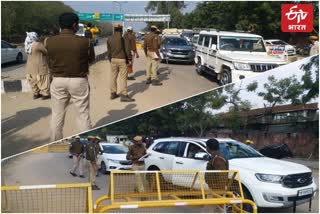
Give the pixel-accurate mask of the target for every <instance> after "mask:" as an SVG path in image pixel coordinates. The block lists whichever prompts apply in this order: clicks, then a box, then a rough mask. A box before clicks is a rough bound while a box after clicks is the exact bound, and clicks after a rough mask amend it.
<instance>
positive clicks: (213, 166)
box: [205, 139, 229, 191]
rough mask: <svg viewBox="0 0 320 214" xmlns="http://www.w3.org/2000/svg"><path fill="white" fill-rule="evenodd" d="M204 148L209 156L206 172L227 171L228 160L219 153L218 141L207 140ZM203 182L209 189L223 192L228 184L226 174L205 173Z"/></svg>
mask: <svg viewBox="0 0 320 214" xmlns="http://www.w3.org/2000/svg"><path fill="white" fill-rule="evenodd" d="M206 146H207V151H208V152H209V153H210V154H211V159H210V160H209V162H208V163H207V168H206V170H229V162H228V159H227V158H226V157H225V156H224V155H223V154H221V153H220V152H219V141H217V140H216V139H209V140H207V142H206ZM205 181H206V183H207V184H208V186H209V187H210V189H212V190H222V191H224V190H225V185H226V184H227V182H228V172H225V173H224V172H219V173H213V172H207V173H205Z"/></svg>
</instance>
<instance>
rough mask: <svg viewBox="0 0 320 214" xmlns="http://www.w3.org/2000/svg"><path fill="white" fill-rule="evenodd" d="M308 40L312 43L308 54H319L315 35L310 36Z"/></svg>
mask: <svg viewBox="0 0 320 214" xmlns="http://www.w3.org/2000/svg"><path fill="white" fill-rule="evenodd" d="M309 40H310V42H311V44H312V46H311V48H310V52H309V56H313V55H317V54H319V42H318V37H317V36H310V37H309Z"/></svg>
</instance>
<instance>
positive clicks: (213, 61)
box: [207, 35, 218, 69]
mask: <svg viewBox="0 0 320 214" xmlns="http://www.w3.org/2000/svg"><path fill="white" fill-rule="evenodd" d="M210 37H211V39H210V45H209V54H208V55H209V56H208V57H209V59H208V60H207V64H208V65H209V67H210V68H211V69H215V68H216V66H217V49H216V50H213V49H212V45H215V46H216V48H217V45H218V44H217V36H216V35H213V36H210Z"/></svg>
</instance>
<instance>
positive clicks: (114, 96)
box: [110, 93, 119, 100]
mask: <svg viewBox="0 0 320 214" xmlns="http://www.w3.org/2000/svg"><path fill="white" fill-rule="evenodd" d="M118 97H119V95H118V94H117V93H111V96H110V99H111V100H114V99H116V98H118Z"/></svg>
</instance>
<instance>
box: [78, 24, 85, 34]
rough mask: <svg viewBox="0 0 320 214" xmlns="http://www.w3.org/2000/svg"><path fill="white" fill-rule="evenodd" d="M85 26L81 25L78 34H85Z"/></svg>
mask: <svg viewBox="0 0 320 214" xmlns="http://www.w3.org/2000/svg"><path fill="white" fill-rule="evenodd" d="M83 29H84V27H83V26H79V30H78V31H77V34H83Z"/></svg>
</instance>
